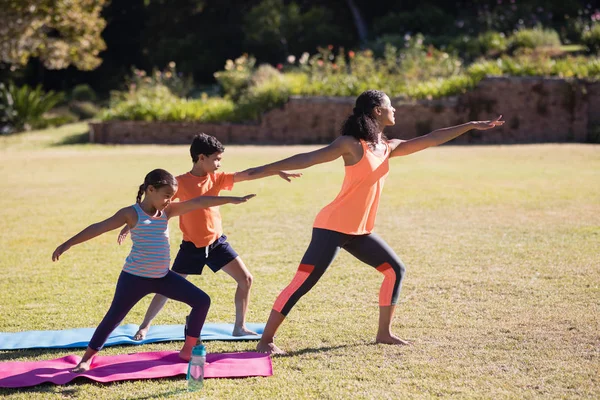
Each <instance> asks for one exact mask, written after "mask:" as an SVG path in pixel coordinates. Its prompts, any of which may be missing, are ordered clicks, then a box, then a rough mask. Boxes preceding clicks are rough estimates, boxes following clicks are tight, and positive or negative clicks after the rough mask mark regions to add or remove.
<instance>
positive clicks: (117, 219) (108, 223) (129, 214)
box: [52, 206, 137, 261]
mask: <svg viewBox="0 0 600 400" xmlns="http://www.w3.org/2000/svg"><path fill="white" fill-rule="evenodd" d="M136 217H137V215H136V213H135V210H134V209H133V207H131V206H130V207H125V208H122V209H120V210H119V211H117V212H116V214H115V215H113V216H112V217H110V218H108V219H105V220H104V221H100V222H96V223H95V224H92V225H90V226H88V227H87V228H85V229H84V230H82V231H81V232H79V233H78V234H77V235H75V236H73V237H72V238H71V239H69V240H67V241H66V242H64V243H63V244H61V245H60V246H58V247H57V248H56V250H54V253H52V261H58V259H59V257H60V255H61V254H62V253H64V252H65V251H67V250H69V249H70V248H71V247H73V246H74V245H76V244H79V243H83V242H87V241H88V240H90V239H93V238H95V237H96V236H100V235H102V234H103V233H105V232H108V231H112V230H113V229H117V228H119V227H120V226H122V225H123V224H127V225H128V226H129V227H133V226H134V225H135V223H136Z"/></svg>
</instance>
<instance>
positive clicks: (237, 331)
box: [231, 326, 258, 336]
mask: <svg viewBox="0 0 600 400" xmlns="http://www.w3.org/2000/svg"><path fill="white" fill-rule="evenodd" d="M231 335H232V336H246V335H258V333H256V332H254V331H251V330H250V329H248V328H246V327H245V326H236V327H234V328H233V333H232V334H231Z"/></svg>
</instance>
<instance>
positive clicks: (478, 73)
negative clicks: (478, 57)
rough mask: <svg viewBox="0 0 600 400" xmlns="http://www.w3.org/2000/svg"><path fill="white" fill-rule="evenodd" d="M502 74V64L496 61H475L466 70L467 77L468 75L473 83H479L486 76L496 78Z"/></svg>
mask: <svg viewBox="0 0 600 400" xmlns="http://www.w3.org/2000/svg"><path fill="white" fill-rule="evenodd" d="M503 73H504V71H503V70H502V63H499V62H498V61H490V60H483V61H477V62H474V63H473V64H471V65H469V67H468V68H467V75H469V76H470V77H471V78H472V79H473V80H474V82H479V81H480V80H482V79H483V78H485V77H486V76H498V75H502V74H503Z"/></svg>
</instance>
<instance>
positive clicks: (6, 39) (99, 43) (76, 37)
mask: <svg viewBox="0 0 600 400" xmlns="http://www.w3.org/2000/svg"><path fill="white" fill-rule="evenodd" d="M105 3H106V0H0V10H2V12H1V13H0V61H1V62H3V63H6V64H10V65H11V66H12V67H13V68H18V67H22V66H24V65H26V64H27V62H28V61H29V59H30V58H31V57H38V58H39V59H40V60H41V61H42V62H43V63H44V66H45V67H46V68H48V69H63V68H67V67H68V66H69V65H74V66H75V67H76V68H78V69H81V70H92V69H94V68H96V67H97V66H98V65H100V63H101V62H102V60H101V59H100V58H99V57H98V53H100V51H102V50H104V49H105V48H106V45H105V43H104V40H103V39H102V37H101V33H102V30H103V29H104V26H105V25H106V22H105V21H104V19H102V17H101V16H100V12H101V11H102V7H103V6H104V4H105Z"/></svg>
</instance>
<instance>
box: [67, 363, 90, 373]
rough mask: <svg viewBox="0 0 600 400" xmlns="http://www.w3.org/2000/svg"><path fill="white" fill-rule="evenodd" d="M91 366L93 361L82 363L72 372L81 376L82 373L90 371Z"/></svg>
mask: <svg viewBox="0 0 600 400" xmlns="http://www.w3.org/2000/svg"><path fill="white" fill-rule="evenodd" d="M90 364H91V361H86V362H80V363H79V364H77V366H76V367H75V368H73V369H72V370H71V372H73V373H74V374H80V373H82V372H87V371H89V370H90Z"/></svg>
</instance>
